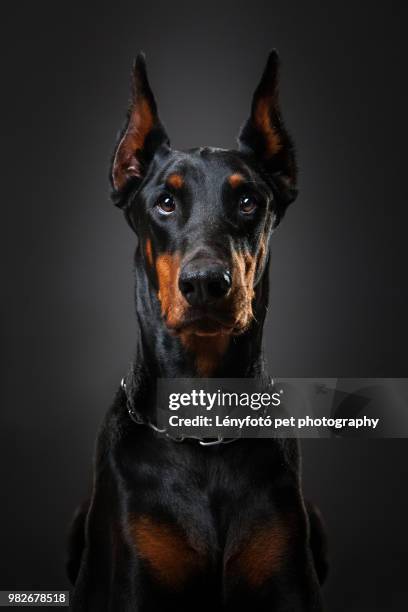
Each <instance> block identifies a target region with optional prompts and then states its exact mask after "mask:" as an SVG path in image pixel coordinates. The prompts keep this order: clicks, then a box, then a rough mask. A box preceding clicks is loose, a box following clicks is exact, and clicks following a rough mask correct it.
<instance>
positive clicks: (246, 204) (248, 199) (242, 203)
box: [239, 195, 257, 215]
mask: <svg viewBox="0 0 408 612" xmlns="http://www.w3.org/2000/svg"><path fill="white" fill-rule="evenodd" d="M256 207H257V201H256V200H255V198H254V197H253V196H250V195H243V196H241V197H240V199H239V211H240V212H241V213H242V214H244V215H249V214H251V213H252V212H254V210H255V209H256Z"/></svg>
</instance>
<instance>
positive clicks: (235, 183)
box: [228, 172, 245, 189]
mask: <svg viewBox="0 0 408 612" xmlns="http://www.w3.org/2000/svg"><path fill="white" fill-rule="evenodd" d="M244 181H245V178H244V177H243V176H242V174H240V173H239V172H236V173H235V174H231V176H229V177H228V182H229V184H230V185H231V187H232V188H233V189H235V188H236V187H239V185H241V184H242V183H243V182H244Z"/></svg>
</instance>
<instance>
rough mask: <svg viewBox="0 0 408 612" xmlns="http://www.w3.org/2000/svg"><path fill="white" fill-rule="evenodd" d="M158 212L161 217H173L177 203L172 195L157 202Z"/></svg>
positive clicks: (165, 196) (164, 196) (162, 197)
mask: <svg viewBox="0 0 408 612" xmlns="http://www.w3.org/2000/svg"><path fill="white" fill-rule="evenodd" d="M156 206H157V210H158V211H159V213H160V214H161V215H171V213H172V212H174V211H175V210H176V203H175V201H174V198H173V197H172V196H171V195H168V194H166V195H163V196H161V197H160V198H159V199H158V201H157V202H156Z"/></svg>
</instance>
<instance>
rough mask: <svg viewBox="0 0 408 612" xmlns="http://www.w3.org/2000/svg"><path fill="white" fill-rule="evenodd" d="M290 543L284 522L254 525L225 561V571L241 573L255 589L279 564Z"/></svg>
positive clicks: (276, 570)
mask: <svg viewBox="0 0 408 612" xmlns="http://www.w3.org/2000/svg"><path fill="white" fill-rule="evenodd" d="M289 546H290V531H289V528H288V525H287V524H285V523H284V522H277V523H276V522H274V524H273V525H269V526H264V527H259V528H257V529H256V530H255V531H254V532H253V533H252V534H251V535H250V536H249V537H248V539H247V540H245V541H244V542H242V544H240V545H239V547H238V549H237V550H236V551H235V552H234V553H233V554H232V555H231V556H230V557H229V559H228V560H227V562H226V573H227V574H234V575H238V576H241V577H242V578H244V579H245V581H246V582H247V583H248V584H249V585H250V586H251V587H253V588H258V587H260V586H262V584H263V583H264V582H265V581H266V580H267V579H268V578H270V577H271V576H273V575H274V574H277V573H278V572H279V571H280V570H281V569H282V567H283V565H284V563H285V559H286V557H287V554H288V553H289Z"/></svg>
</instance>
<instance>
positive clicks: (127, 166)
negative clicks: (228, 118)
mask: <svg viewBox="0 0 408 612" xmlns="http://www.w3.org/2000/svg"><path fill="white" fill-rule="evenodd" d="M169 144H170V143H169V139H168V137H167V134H166V132H165V130H164V127H163V125H162V123H161V121H160V119H159V115H158V113H157V106H156V102H155V99H154V96H153V92H152V90H151V89H150V85H149V81H148V78H147V72H146V62H145V57H144V54H143V53H139V55H138V56H137V57H136V60H135V63H134V66H133V72H132V96H131V100H130V105H129V109H128V113H127V120H126V125H125V127H124V129H123V131H122V133H121V136H120V139H119V142H118V145H117V147H116V150H115V152H114V155H113V162H112V169H111V182H112V187H113V190H114V194H116V196H117V195H118V194H120V193H121V192H123V191H124V190H126V187H127V186H128V184H129V183H130V181H132V183H133V181H134V180H135V179H136V180H141V179H143V177H144V175H145V173H146V170H147V167H148V165H149V163H150V161H151V160H152V158H153V156H154V154H155V152H156V150H157V149H158V148H159V147H160V146H162V145H166V146H167V147H168V146H169ZM116 199H117V198H116ZM117 201H120V199H117Z"/></svg>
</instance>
